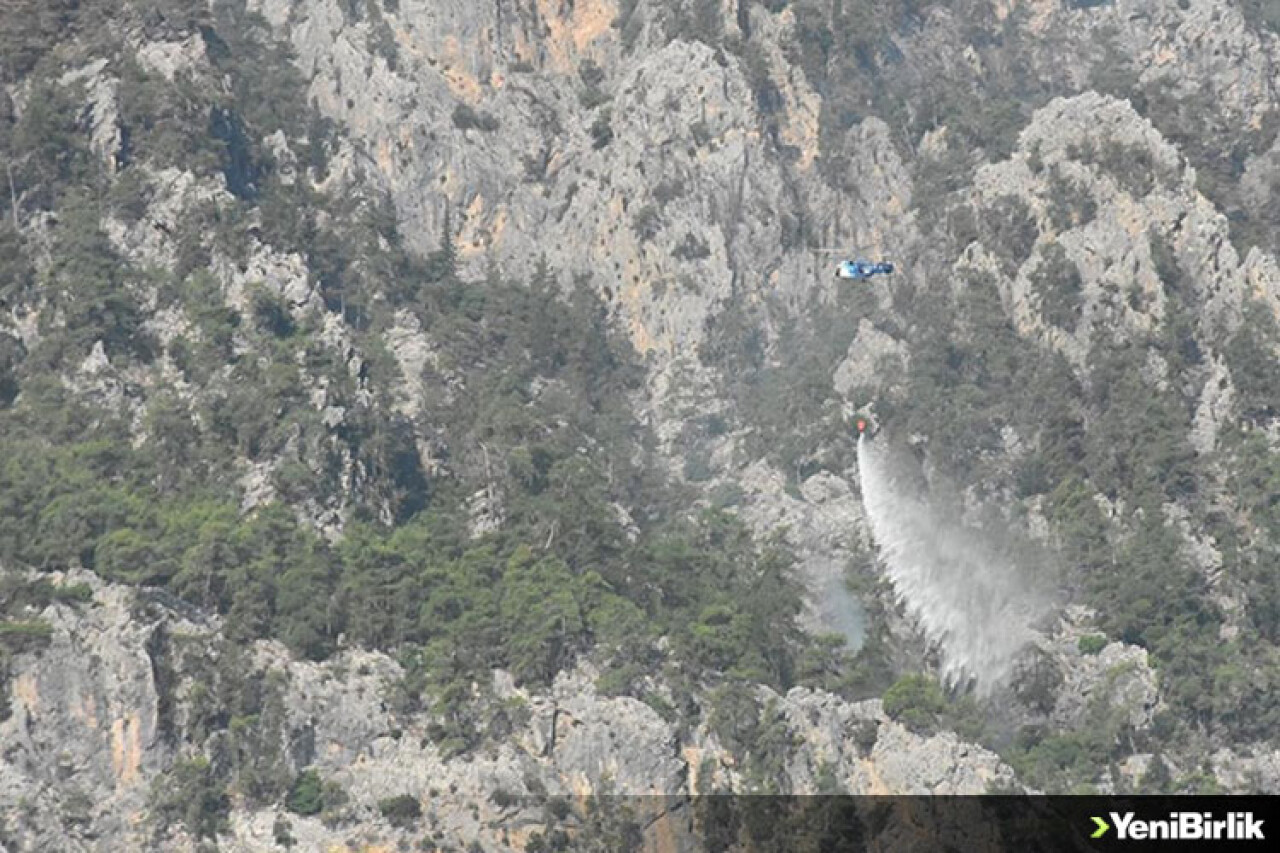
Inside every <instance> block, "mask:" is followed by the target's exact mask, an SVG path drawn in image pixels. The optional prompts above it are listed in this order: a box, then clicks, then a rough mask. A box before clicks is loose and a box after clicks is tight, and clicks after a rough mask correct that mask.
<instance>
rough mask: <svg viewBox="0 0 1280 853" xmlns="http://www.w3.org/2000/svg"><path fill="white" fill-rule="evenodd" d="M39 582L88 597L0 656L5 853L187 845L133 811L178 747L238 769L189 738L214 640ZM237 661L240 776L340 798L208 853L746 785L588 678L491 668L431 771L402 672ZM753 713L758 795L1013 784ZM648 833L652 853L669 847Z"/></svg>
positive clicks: (435, 830)
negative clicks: (774, 727)
mask: <svg viewBox="0 0 1280 853" xmlns="http://www.w3.org/2000/svg"><path fill="white" fill-rule="evenodd" d="M58 581H61V582H62V583H66V584H71V583H84V584H88V585H89V586H90V587H91V588H92V590H93V592H92V598H91V600H89V601H87V602H84V603H81V604H75V605H67V604H55V605H51V606H50V607H49V608H48V609H46V610H45V611H43V612H42V613H40V614H39V616H40V617H41V618H43V619H45V620H47V621H48V623H49V624H50V625H51V626H52V629H53V630H52V634H51V636H50V638H49V640H48V645H47V646H46V647H45V648H44V649H42V650H40V651H38V652H29V653H24V654H22V655H20V656H19V657H18V658H17V659H16V667H15V669H16V673H17V675H16V677H15V678H14V679H13V681H12V683H11V685H10V688H9V689H10V691H11V694H12V695H11V705H12V711H11V714H10V716H9V718H8V719H6V720H5V721H4V722H3V723H2V724H0V734H2V735H3V737H4V742H5V744H6V750H5V755H4V758H3V761H0V780H2V781H0V802H2V803H3V805H4V811H5V812H6V813H7V814H9V815H11V818H10V820H9V821H8V822H7V824H6V825H5V832H6V833H7V834H8V837H9V838H11V839H15V840H17V843H19V844H20V845H21V849H46V848H47V847H50V846H59V845H61V846H62V849H74V850H108V849H121V848H122V847H127V848H130V849H144V848H148V847H151V846H153V845H160V846H161V847H163V848H164V849H197V848H198V847H199V845H198V844H197V843H196V839H192V838H189V837H187V836H185V835H184V834H183V833H181V832H176V831H175V832H174V833H172V834H170V835H168V836H163V835H157V834H156V833H157V830H156V829H155V826H154V824H153V823H152V821H150V820H148V819H147V818H146V817H145V815H146V814H147V811H148V808H149V807H150V806H153V805H154V803H155V802H156V800H157V797H159V796H162V793H158V789H162V788H163V787H164V786H165V785H168V784H172V777H166V776H164V775H162V774H163V772H164V771H165V770H166V769H167V768H169V767H171V766H172V765H173V764H174V763H175V762H180V761H182V760H183V759H184V758H185V757H186V756H188V755H189V754H190V752H191V750H193V749H195V750H202V749H209V750H211V751H212V753H213V754H214V755H220V756H221V758H220V759H218V760H224V761H233V762H234V761H241V760H246V758H248V757H247V756H244V755H240V754H238V749H240V748H241V747H238V746H236V745H233V744H229V743H227V742H226V741H225V739H224V735H220V734H217V733H214V734H208V733H207V729H206V728H205V723H204V722H203V721H202V719H201V717H200V714H201V704H200V703H201V698H202V696H204V695H207V693H208V692H209V691H210V690H217V689H219V687H218V680H219V679H222V678H225V677H226V675H225V674H220V675H216V676H214V675H212V673H213V670H214V669H215V668H216V667H217V666H218V661H219V657H220V655H224V654H225V653H226V652H225V647H223V646H220V645H219V643H218V642H217V640H218V636H217V635H218V631H219V627H220V626H219V624H218V623H217V622H216V621H212V622H207V621H203V620H201V619H200V617H199V616H198V615H197V614H194V613H193V614H191V617H193V618H195V619H196V620H197V621H191V618H188V617H184V616H183V615H181V614H180V613H179V612H178V611H175V610H173V609H171V605H169V604H165V603H162V602H158V601H155V600H154V598H153V597H149V596H147V595H146V594H145V593H137V592H135V591H133V590H130V589H126V588H122V587H119V586H114V585H108V584H103V583H101V582H100V581H98V580H97V579H96V578H95V577H93V576H92V575H89V574H87V573H76V574H71V575H68V576H66V577H64V578H61V579H55V582H58ZM240 665H241V666H243V667H244V671H243V672H241V673H239V674H240V676H242V677H244V678H246V679H248V680H249V681H251V682H253V683H257V684H259V685H269V687H267V688H266V689H268V690H269V691H275V694H276V698H275V700H274V703H273V701H271V700H269V701H268V702H267V703H266V704H265V705H264V706H263V708H262V710H261V711H260V712H259V715H257V716H256V717H255V718H254V719H252V720H249V719H246V720H245V722H244V723H243V725H244V726H246V727H247V728H251V729H255V730H256V733H255V735H254V737H256V738H259V739H260V740H258V741H256V743H257V750H258V754H257V755H256V756H253V757H252V759H251V760H257V761H260V762H261V766H260V768H259V769H260V770H261V772H262V773H264V774H267V775H271V774H280V775H282V776H283V777H285V778H293V777H294V776H295V775H296V774H297V773H298V772H300V771H301V770H303V769H311V770H314V771H316V772H318V773H319V774H320V776H321V777H322V778H324V779H325V780H326V781H327V782H328V783H330V784H332V785H334V786H336V788H337V789H340V790H341V791H343V792H344V794H343V797H342V800H341V801H340V804H338V805H334V806H332V807H331V808H328V809H326V811H325V812H324V814H319V815H316V816H299V815H296V814H289V813H288V812H286V811H285V810H284V809H282V808H267V809H262V808H254V807H250V808H242V807H239V806H237V807H236V808H234V809H233V810H232V812H231V821H230V824H229V831H228V834H227V835H226V841H227V849H232V850H260V849H267V848H270V847H271V846H272V845H273V844H275V843H276V840H275V837H276V836H275V834H276V833H277V831H278V830H277V829H276V824H277V822H278V821H280V820H283V821H285V822H286V823H287V824H288V833H289V834H290V835H291V836H292V837H293V838H294V839H295V840H296V842H297V843H298V844H299V845H301V847H302V848H304V849H335V848H336V849H366V848H367V849H373V848H376V847H377V846H378V845H392V846H394V845H395V844H398V843H407V842H410V841H411V840H412V839H414V838H419V837H422V836H423V835H424V833H425V835H426V836H427V837H433V838H436V839H438V840H439V839H447V840H451V841H454V840H461V839H468V840H471V839H475V840H477V841H478V842H479V843H480V844H481V846H482V847H483V848H484V849H494V850H499V849H512V848H513V846H514V847H515V849H519V846H520V845H519V843H518V842H517V841H513V840H512V839H513V838H519V837H521V836H522V835H523V836H524V837H526V838H527V835H528V833H530V832H532V831H534V830H535V829H536V830H539V831H545V830H546V828H547V822H548V819H547V817H546V813H545V809H546V804H547V803H548V802H549V801H552V800H555V799H557V798H575V797H592V796H596V797H600V796H607V795H616V796H623V797H629V798H631V797H638V796H639V795H644V796H648V797H655V796H660V797H661V798H662V801H663V802H666V803H668V804H669V806H668V808H670V807H671V804H677V803H681V802H684V801H687V800H688V798H689V797H691V796H692V795H694V794H697V793H705V792H707V791H726V792H727V791H734V790H748V789H749V788H750V785H751V783H750V781H749V780H748V778H747V776H746V775H745V774H746V773H747V772H748V771H747V769H745V768H743V767H741V766H739V765H738V764H737V762H736V761H735V759H734V757H733V755H732V754H731V753H730V752H729V751H728V750H726V749H725V748H724V746H723V745H722V744H721V743H720V741H719V739H718V737H717V735H716V734H715V733H714V732H713V731H711V729H710V728H709V727H708V726H706V725H705V724H704V725H701V726H699V727H698V728H696V729H694V730H691V731H687V730H680V729H679V728H677V727H676V726H675V725H673V724H672V723H671V722H668V721H667V720H666V719H664V718H663V716H662V715H661V714H660V713H659V712H658V711H657V710H655V709H654V707H651V706H650V705H648V704H645V703H644V702H641V701H638V700H636V699H632V698H628V697H617V698H610V697H606V696H602V695H600V694H599V693H598V692H597V690H596V687H595V679H596V675H597V674H596V673H595V672H593V671H592V670H591V669H590V668H589V667H584V668H580V669H577V670H574V671H572V672H565V673H562V674H561V675H560V676H559V677H558V678H557V680H556V682H555V684H554V686H553V687H552V688H551V690H550V691H548V692H545V693H542V692H530V691H528V690H525V689H520V688H517V687H515V686H514V684H513V683H512V680H511V678H510V676H509V675H508V674H506V673H504V672H502V671H496V672H494V674H493V683H492V685H484V686H477V690H483V692H484V693H485V694H486V695H487V696H488V699H487V701H488V702H490V703H492V705H493V706H494V707H495V708H501V709H504V710H503V713H504V719H505V723H504V725H505V726H506V734H505V735H504V736H503V737H502V739H501V741H499V742H497V743H495V744H494V745H493V746H492V747H491V748H488V749H486V750H484V751H482V752H481V753H479V754H468V755H454V756H451V755H449V754H448V752H447V751H445V750H442V748H441V747H440V746H439V745H437V744H435V743H433V742H432V739H431V727H432V724H433V722H434V719H433V716H432V715H429V714H424V713H404V712H401V711H397V710H396V708H395V707H394V705H393V704H392V703H390V702H389V701H388V697H390V696H392V695H393V694H394V693H395V689H396V686H397V684H398V683H399V681H400V680H401V678H402V677H403V674H404V673H403V671H402V669H401V668H400V666H399V665H398V664H397V663H396V662H395V661H393V660H391V659H390V658H388V657H387V656H386V655H382V654H376V653H367V652H351V653H345V654H342V655H340V656H338V657H336V658H334V659H333V660H331V661H329V662H327V663H323V664H313V663H307V662H301V661H297V660H293V659H291V657H290V656H289V654H288V653H287V652H286V651H285V650H284V649H282V648H281V647H280V646H279V645H278V644H273V643H260V644H257V645H255V646H254V647H253V648H252V649H250V650H249V653H248V655H247V657H244V658H241V659H240ZM760 698H761V700H762V701H763V702H764V703H765V704H766V705H768V706H770V707H771V708H773V709H775V710H774V711H773V712H772V713H775V714H776V715H777V717H776V718H777V721H778V725H779V726H780V727H781V732H783V733H785V737H786V738H789V739H790V740H791V742H792V744H793V746H792V749H791V750H789V754H788V757H787V759H786V763H785V765H784V766H783V767H782V768H780V770H781V775H780V777H779V778H778V779H777V780H776V784H777V785H778V786H779V788H780V789H781V790H788V791H794V792H796V793H816V792H818V791H820V790H827V791H841V792H846V793H867V794H871V793H889V792H901V793H953V794H961V793H969V794H972V793H981V792H983V791H985V790H987V789H989V788H999V789H1001V790H1007V789H1009V788H1010V787H1011V786H1014V785H1016V782H1015V779H1014V777H1013V774H1012V771H1011V770H1010V769H1009V768H1008V767H1007V766H1006V765H1005V764H1004V763H1002V762H1001V761H1000V760H999V758H997V757H996V756H995V755H994V754H992V753H990V752H988V751H987V750H985V749H982V748H981V747H978V746H974V745H972V744H967V743H965V742H963V741H962V740H960V739H958V738H957V737H956V736H955V735H953V734H951V733H946V732H943V733H939V734H935V735H929V736H925V735H920V734H915V733H912V732H911V731H908V730H907V729H905V728H904V727H903V726H902V725H900V724H898V723H896V722H894V721H893V720H891V719H889V718H888V717H887V716H886V715H885V714H884V711H883V709H882V708H881V705H880V703H879V702H878V701H875V700H872V701H867V702H860V703H849V702H845V701H842V700H840V699H839V698H838V697H835V696H833V695H831V694H829V693H824V692H822V691H815V690H807V689H801V688H797V689H794V690H792V691H790V692H789V693H787V694H786V695H782V696H780V695H777V694H775V693H773V692H771V691H769V690H767V689H763V688H762V692H761V696H760ZM202 738H209V740H207V741H205V742H202ZM499 792H500V793H499ZM402 795H409V796H411V797H413V798H414V799H415V800H417V801H419V802H420V803H422V805H423V807H424V808H423V811H424V819H423V821H422V822H421V823H419V824H417V825H415V827H414V828H413V829H412V831H410V830H408V829H405V828H399V827H397V826H395V825H393V824H392V823H389V822H388V819H387V818H385V817H384V816H383V815H382V814H380V812H379V803H382V802H385V801H387V800H390V799H391V798H394V797H398V796H402ZM635 802H636V803H640V804H643V800H641V799H637V800H635ZM553 823H554V821H553ZM655 832H656V831H655ZM650 835H651V837H650V838H649V843H650V844H653V845H655V846H654V849H671V848H670V847H664V846H663V842H661V839H660V838H658V836H657V835H656V834H654V833H651V834H650ZM68 844H69V845H70V846H67V845H68ZM353 845H354V847H353Z"/></svg>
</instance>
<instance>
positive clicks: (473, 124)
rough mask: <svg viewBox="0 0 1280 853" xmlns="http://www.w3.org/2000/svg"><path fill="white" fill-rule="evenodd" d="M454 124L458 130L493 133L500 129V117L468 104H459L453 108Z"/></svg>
mask: <svg viewBox="0 0 1280 853" xmlns="http://www.w3.org/2000/svg"><path fill="white" fill-rule="evenodd" d="M453 126H454V127H456V128H458V130H481V131H484V132H485V133H492V132H494V131H495V130H497V129H498V127H499V124H498V119H497V118H495V117H494V116H493V115H491V114H489V113H486V112H484V111H481V110H476V109H475V108H473V107H471V106H469V105H467V104H458V105H457V106H456V107H454V108H453Z"/></svg>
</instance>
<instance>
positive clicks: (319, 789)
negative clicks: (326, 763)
mask: <svg viewBox="0 0 1280 853" xmlns="http://www.w3.org/2000/svg"><path fill="white" fill-rule="evenodd" d="M285 808H287V809H288V810H289V811H291V812H293V813H294V814H298V815H304V816H306V815H313V814H319V813H320V812H321V811H322V810H323V809H324V783H322V782H321V781H320V774H319V773H316V771H314V770H305V771H303V772H302V773H301V774H299V776H298V778H297V779H295V780H294V782H293V787H292V788H290V789H289V796H288V798H287V799H286V800H285Z"/></svg>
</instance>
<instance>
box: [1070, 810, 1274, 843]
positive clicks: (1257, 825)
mask: <svg viewBox="0 0 1280 853" xmlns="http://www.w3.org/2000/svg"><path fill="white" fill-rule="evenodd" d="M1108 814H1109V815H1110V817H1111V821H1112V823H1114V824H1115V830H1116V834H1115V838H1117V839H1118V840H1121V841H1129V840H1132V841H1155V840H1170V841H1200V840H1214V841H1264V840H1266V837H1265V836H1264V835H1263V834H1262V824H1263V823H1264V821H1262V820H1260V819H1258V818H1255V817H1254V816H1253V813H1252V812H1231V813H1229V814H1228V815H1227V817H1226V819H1225V820H1214V819H1213V813H1212V812H1170V813H1169V819H1168V820H1143V819H1141V818H1138V817H1134V814H1133V812H1126V813H1125V814H1120V813H1118V812H1108ZM1093 823H1094V826H1095V827H1097V828H1096V829H1094V831H1093V835H1090V836H1089V837H1090V838H1102V837H1103V836H1105V835H1106V834H1107V832H1108V830H1110V829H1111V825H1110V824H1108V823H1107V822H1106V821H1105V820H1103V819H1102V818H1100V817H1094V818H1093Z"/></svg>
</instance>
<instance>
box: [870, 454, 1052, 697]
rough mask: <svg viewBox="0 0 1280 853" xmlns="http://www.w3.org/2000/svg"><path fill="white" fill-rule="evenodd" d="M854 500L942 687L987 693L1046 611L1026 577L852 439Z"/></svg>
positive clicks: (1040, 592)
mask: <svg viewBox="0 0 1280 853" xmlns="http://www.w3.org/2000/svg"><path fill="white" fill-rule="evenodd" d="M858 469H859V474H860V477H861V480H862V501H863V504H864V505H865V507H866V511H867V519H868V521H869V522H870V524H871V534H872V536H873V537H874V539H875V542H876V544H877V545H878V546H879V549H880V557H881V561H882V563H883V565H884V567H885V570H886V574H887V575H888V577H889V580H890V581H891V582H892V584H893V588H894V592H895V593H896V594H897V596H898V598H899V599H900V600H901V601H902V602H903V603H904V604H905V605H906V608H907V611H908V612H909V613H910V615H911V616H912V617H913V618H914V619H916V620H917V622H918V623H919V625H920V627H921V628H922V629H923V631H924V633H925V636H926V637H927V638H928V639H929V641H930V642H932V643H934V644H936V646H937V647H938V650H939V652H940V654H941V660H942V675H943V680H944V681H945V682H946V683H947V684H948V685H953V686H955V685H963V684H966V683H969V682H971V683H972V684H973V687H974V690H975V691H976V692H977V693H979V694H980V695H990V694H991V693H992V691H993V690H994V689H995V688H996V687H998V686H999V685H1000V684H1002V683H1003V682H1005V681H1006V679H1007V678H1008V677H1009V675H1010V674H1011V673H1012V672H1013V667H1014V663H1015V661H1016V659H1017V657H1018V653H1019V652H1020V651H1021V650H1022V648H1023V647H1024V646H1025V645H1026V644H1027V643H1028V642H1029V641H1030V640H1031V639H1032V637H1033V628H1032V626H1033V625H1035V624H1036V623H1037V622H1038V621H1039V620H1040V619H1041V618H1042V617H1043V616H1044V615H1045V614H1046V613H1047V612H1048V610H1049V609H1050V607H1051V602H1052V598H1051V596H1050V595H1049V594H1048V591H1047V589H1045V584H1044V582H1043V581H1042V580H1040V579H1039V578H1036V577H1035V575H1034V573H1033V572H1030V571H1027V570H1025V569H1021V568H1020V567H1019V566H1018V565H1017V564H1016V563H1015V562H1014V561H1013V560H1012V559H1010V558H1008V557H1005V556H1002V555H1001V554H1000V553H999V552H998V550H997V549H996V548H994V547H992V546H991V545H990V544H989V543H988V542H985V541H984V538H983V536H982V535H981V534H979V533H977V532H976V531H973V530H969V529H966V528H964V527H962V526H961V525H960V523H959V521H958V519H952V518H948V517H946V516H945V515H944V514H941V513H938V512H935V511H934V508H933V507H931V506H930V505H929V503H927V502H926V501H925V500H922V499H918V498H916V497H914V496H913V495H912V492H913V491H915V490H913V489H910V488H908V487H906V486H905V485H904V484H903V483H902V482H900V481H899V480H898V479H897V478H895V477H894V476H893V473H892V472H893V466H892V464H891V460H890V458H889V455H888V451H887V450H880V449H879V448H878V447H875V446H872V445H870V444H868V443H867V442H866V441H865V440H863V438H861V437H859V439H858Z"/></svg>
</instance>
